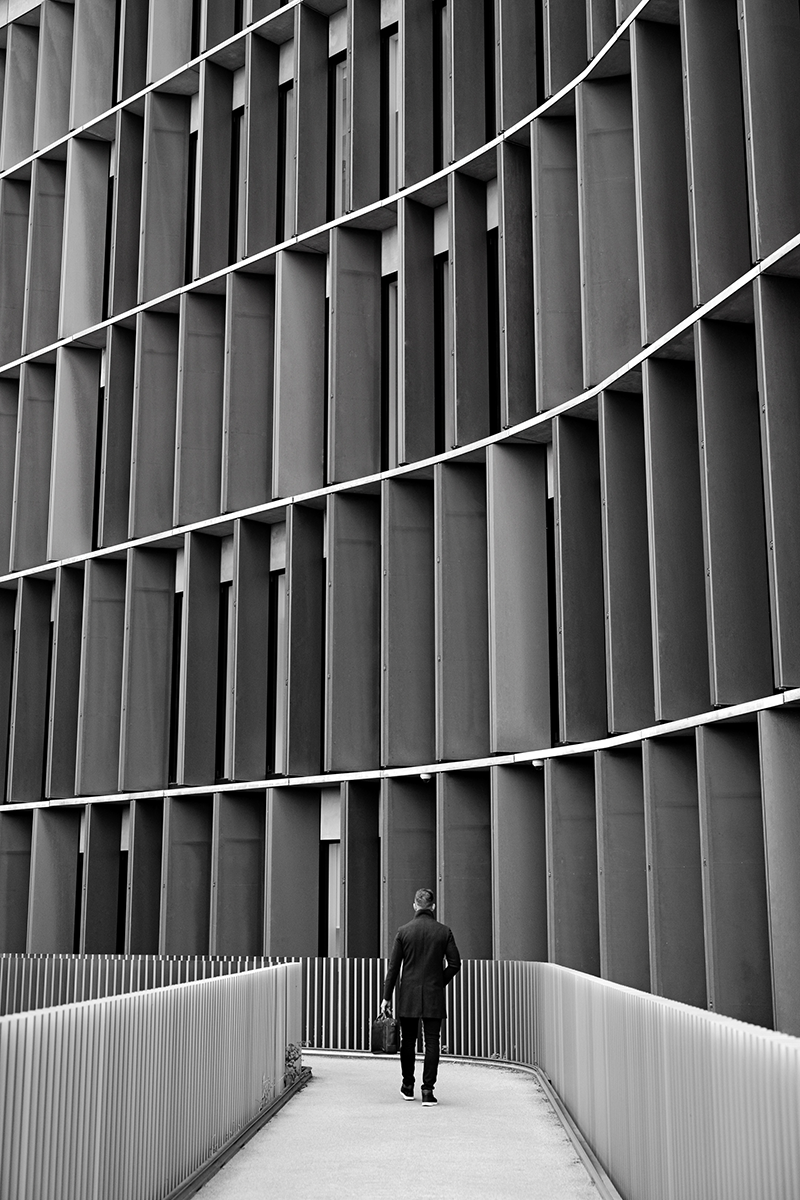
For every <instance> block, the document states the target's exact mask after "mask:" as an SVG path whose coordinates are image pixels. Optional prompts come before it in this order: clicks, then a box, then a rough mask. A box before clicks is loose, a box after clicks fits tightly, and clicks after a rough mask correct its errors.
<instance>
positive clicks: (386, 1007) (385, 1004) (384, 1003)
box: [381, 1000, 392, 1017]
mask: <svg viewBox="0 0 800 1200" xmlns="http://www.w3.org/2000/svg"><path fill="white" fill-rule="evenodd" d="M391 1011H392V1006H391V1004H390V1003H389V1001H388V1000H381V1016H382V1017H383V1016H385V1015H386V1013H387V1012H391Z"/></svg>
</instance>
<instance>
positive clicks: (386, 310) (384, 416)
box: [381, 273, 397, 471]
mask: <svg viewBox="0 0 800 1200" xmlns="http://www.w3.org/2000/svg"><path fill="white" fill-rule="evenodd" d="M396 282H397V274H396V273H395V274H392V275H384V277H383V278H382V279H381V470H382V471H388V470H389V467H390V466H391V465H392V464H391V463H390V462H389V429H390V424H391V421H392V420H393V419H394V414H393V413H392V412H390V406H389V390H390V381H391V371H390V362H389V359H390V345H391V329H390V324H389V321H390V316H391V308H390V303H389V294H390V290H391V288H392V285H393V284H395V283H396Z"/></svg>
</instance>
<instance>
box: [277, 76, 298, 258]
mask: <svg viewBox="0 0 800 1200" xmlns="http://www.w3.org/2000/svg"><path fill="white" fill-rule="evenodd" d="M294 115H295V114H294V84H293V83H292V81H291V80H290V81H289V82H288V83H284V84H282V85H281V87H280V90H279V91H278V204H277V211H278V218H277V228H276V230H275V237H276V241H279V242H283V241H285V240H286V238H290V237H291V236H292V235H293V233H294V192H295V186H294V184H295V136H296V135H295V127H294Z"/></svg>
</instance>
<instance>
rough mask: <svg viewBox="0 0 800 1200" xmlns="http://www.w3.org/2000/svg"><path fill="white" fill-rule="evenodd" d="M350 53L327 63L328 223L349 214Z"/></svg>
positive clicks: (338, 55) (338, 56) (345, 53)
mask: <svg viewBox="0 0 800 1200" xmlns="http://www.w3.org/2000/svg"><path fill="white" fill-rule="evenodd" d="M347 87H348V64H347V52H346V51H342V53H341V54H337V55H336V57H335V58H331V59H330V60H329V62H328V220H329V221H332V220H333V219H334V218H335V217H341V216H343V215H344V213H345V212H346V211H347V182H348V160H349V157H350V121H349V118H348V111H347V106H348V95H347Z"/></svg>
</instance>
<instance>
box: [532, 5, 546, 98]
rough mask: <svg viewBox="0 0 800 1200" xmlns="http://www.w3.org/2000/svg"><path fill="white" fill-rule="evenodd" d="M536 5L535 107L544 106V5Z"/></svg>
mask: <svg viewBox="0 0 800 1200" xmlns="http://www.w3.org/2000/svg"><path fill="white" fill-rule="evenodd" d="M534 3H535V4H536V107H537V108H538V107H539V105H540V104H544V101H545V95H544V4H543V0H534Z"/></svg>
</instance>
